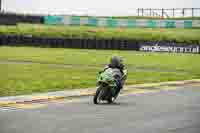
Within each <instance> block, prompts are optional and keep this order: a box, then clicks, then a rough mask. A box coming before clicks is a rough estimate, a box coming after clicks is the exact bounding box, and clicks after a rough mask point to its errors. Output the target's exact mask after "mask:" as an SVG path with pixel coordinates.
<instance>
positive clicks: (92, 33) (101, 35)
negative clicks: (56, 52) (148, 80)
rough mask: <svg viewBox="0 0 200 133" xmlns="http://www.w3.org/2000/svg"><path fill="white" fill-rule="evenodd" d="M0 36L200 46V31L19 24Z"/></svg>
mask: <svg viewBox="0 0 200 133" xmlns="http://www.w3.org/2000/svg"><path fill="white" fill-rule="evenodd" d="M0 34H15V35H33V36H43V37H54V38H55V37H59V38H81V39H82V38H84V39H86V38H89V39H94V38H95V39H112V38H114V39H134V40H168V41H172V40H173V41H176V42H185V43H188V44H194V43H195V44H200V29H175V28H171V29H160V28H102V27H88V26H64V25H51V26H50V25H39V24H19V25H17V26H0Z"/></svg>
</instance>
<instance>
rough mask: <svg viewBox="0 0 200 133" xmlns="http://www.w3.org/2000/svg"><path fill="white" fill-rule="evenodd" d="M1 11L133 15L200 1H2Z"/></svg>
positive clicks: (184, 5) (197, 4) (193, 5)
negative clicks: (138, 9) (143, 10)
mask: <svg viewBox="0 0 200 133" xmlns="http://www.w3.org/2000/svg"><path fill="white" fill-rule="evenodd" d="M2 1H3V9H4V10H7V11H15V12H22V13H44V14H47V13H49V14H79V15H106V16H110V15H120V16H121V15H135V13H136V9H137V8H174V7H179V8H183V7H200V0H2Z"/></svg>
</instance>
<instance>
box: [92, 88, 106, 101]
mask: <svg viewBox="0 0 200 133" xmlns="http://www.w3.org/2000/svg"><path fill="white" fill-rule="evenodd" d="M103 95H104V89H103V88H102V87H98V88H97V91H96V94H95V95H94V98H93V102H94V104H99V103H101V101H102V97H103Z"/></svg>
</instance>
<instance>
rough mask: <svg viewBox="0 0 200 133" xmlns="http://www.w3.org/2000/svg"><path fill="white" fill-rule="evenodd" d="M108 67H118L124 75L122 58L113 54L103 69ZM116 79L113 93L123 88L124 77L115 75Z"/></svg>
mask: <svg viewBox="0 0 200 133" xmlns="http://www.w3.org/2000/svg"><path fill="white" fill-rule="evenodd" d="M108 68H112V69H119V70H120V72H121V75H124V74H125V73H124V69H125V67H124V64H123V60H122V58H120V57H117V56H113V57H112V58H111V59H110V63H109V64H108V65H107V66H106V67H105V68H104V71H105V70H106V69H108ZM115 79H116V83H117V88H116V91H115V94H117V93H119V92H120V90H121V89H122V88H123V83H124V80H125V79H121V77H118V78H117V77H115Z"/></svg>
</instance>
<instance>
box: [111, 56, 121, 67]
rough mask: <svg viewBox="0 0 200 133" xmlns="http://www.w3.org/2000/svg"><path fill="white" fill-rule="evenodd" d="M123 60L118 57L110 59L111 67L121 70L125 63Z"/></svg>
mask: <svg viewBox="0 0 200 133" xmlns="http://www.w3.org/2000/svg"><path fill="white" fill-rule="evenodd" d="M122 61H123V60H122V58H120V57H118V56H113V57H112V58H111V59H110V65H111V67H114V68H119V67H121V66H122V65H123V62H122Z"/></svg>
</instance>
